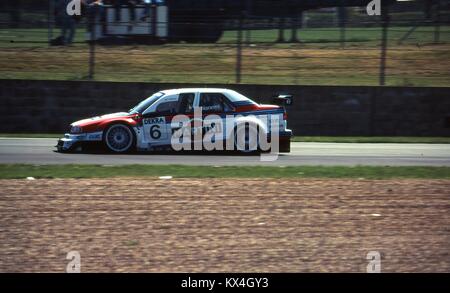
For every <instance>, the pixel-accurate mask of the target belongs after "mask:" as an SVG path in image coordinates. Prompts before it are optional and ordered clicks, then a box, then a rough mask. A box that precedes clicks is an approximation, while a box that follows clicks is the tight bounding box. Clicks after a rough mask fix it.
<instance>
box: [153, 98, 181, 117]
mask: <svg viewBox="0 0 450 293" xmlns="http://www.w3.org/2000/svg"><path fill="white" fill-rule="evenodd" d="M177 108H178V101H169V102H162V103H160V104H159V105H158V106H157V107H156V111H155V112H156V113H159V114H163V115H168V114H176V112H177Z"/></svg>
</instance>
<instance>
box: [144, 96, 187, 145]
mask: <svg viewBox="0 0 450 293" xmlns="http://www.w3.org/2000/svg"><path fill="white" fill-rule="evenodd" d="M194 99H195V93H181V94H175V95H168V96H166V97H163V98H161V99H160V100H159V101H158V102H156V103H155V104H153V105H152V106H150V107H149V108H148V109H147V110H146V111H145V112H144V114H143V121H142V122H143V132H144V141H145V143H148V144H150V145H151V146H156V145H170V143H171V137H172V133H173V127H172V124H171V121H172V119H173V117H174V116H176V115H178V114H183V115H191V114H193V113H194Z"/></svg>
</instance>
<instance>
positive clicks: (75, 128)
mask: <svg viewBox="0 0 450 293" xmlns="http://www.w3.org/2000/svg"><path fill="white" fill-rule="evenodd" d="M82 132H83V129H81V127H80V126H72V127H71V128H70V133H71V134H80V133H82Z"/></svg>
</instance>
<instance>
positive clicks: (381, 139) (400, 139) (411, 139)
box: [292, 136, 450, 143]
mask: <svg viewBox="0 0 450 293" xmlns="http://www.w3.org/2000/svg"><path fill="white" fill-rule="evenodd" d="M292 141H296V142H336V143H450V137H415V136H294V137H293V138H292Z"/></svg>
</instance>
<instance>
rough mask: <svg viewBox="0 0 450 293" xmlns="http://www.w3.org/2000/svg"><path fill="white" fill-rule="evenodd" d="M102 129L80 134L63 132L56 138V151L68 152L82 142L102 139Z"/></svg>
mask: <svg viewBox="0 0 450 293" xmlns="http://www.w3.org/2000/svg"><path fill="white" fill-rule="evenodd" d="M102 139H103V131H100V132H92V133H81V134H69V133H66V134H64V137H63V138H60V139H59V140H58V143H57V144H56V149H57V150H58V152H68V151H71V150H73V149H75V148H76V147H78V146H79V145H80V144H81V143H83V142H95V141H102Z"/></svg>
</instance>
